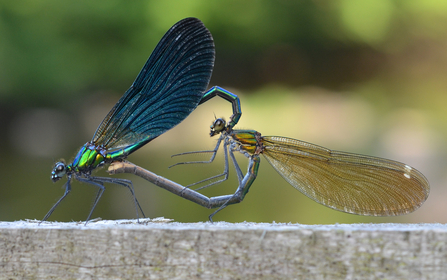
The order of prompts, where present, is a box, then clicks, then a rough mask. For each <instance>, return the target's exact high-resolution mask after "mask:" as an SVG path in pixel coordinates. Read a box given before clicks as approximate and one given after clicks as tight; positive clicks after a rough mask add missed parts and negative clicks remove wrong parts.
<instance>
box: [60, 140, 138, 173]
mask: <svg viewBox="0 0 447 280" xmlns="http://www.w3.org/2000/svg"><path fill="white" fill-rule="evenodd" d="M144 144H146V142H144V141H141V142H139V143H137V144H135V145H131V146H127V147H125V148H123V149H118V150H115V151H107V150H106V149H105V148H104V147H102V146H97V145H95V144H93V143H91V142H88V143H86V144H85V145H84V146H82V148H81V149H80V150H79V152H78V154H77V155H76V157H75V159H74V160H73V163H72V164H70V165H69V166H68V169H69V170H70V171H74V172H84V173H85V172H89V171H91V170H93V169H95V168H97V167H98V166H101V165H102V164H104V163H110V162H112V161H114V160H120V159H123V158H126V157H127V156H128V155H129V154H130V153H132V152H134V151H135V150H136V149H138V148H140V147H141V146H143V145H144Z"/></svg>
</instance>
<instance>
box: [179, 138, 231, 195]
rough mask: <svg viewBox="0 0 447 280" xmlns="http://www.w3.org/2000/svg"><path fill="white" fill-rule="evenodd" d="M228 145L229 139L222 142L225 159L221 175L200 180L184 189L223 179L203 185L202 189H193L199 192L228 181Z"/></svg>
mask: <svg viewBox="0 0 447 280" xmlns="http://www.w3.org/2000/svg"><path fill="white" fill-rule="evenodd" d="M228 145H229V138H226V139H225V141H224V144H223V150H224V159H225V164H224V171H223V173H222V174H218V175H214V176H211V177H209V178H206V179H203V180H200V181H198V182H195V183H192V184H190V185H188V186H186V188H190V187H192V186H195V185H199V184H201V183H203V182H207V181H211V180H213V179H215V178H219V177H222V176H224V178H223V179H220V180H217V181H214V182H211V183H209V184H207V185H205V186H202V187H200V188H197V189H195V191H199V190H202V189H205V188H208V187H210V186H212V185H216V184H219V183H222V182H224V181H226V180H228V174H229V164H228Z"/></svg>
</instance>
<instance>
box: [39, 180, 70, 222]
mask: <svg viewBox="0 0 447 280" xmlns="http://www.w3.org/2000/svg"><path fill="white" fill-rule="evenodd" d="M70 181H71V175H68V181H67V183H65V193H64V195H62V197H61V198H59V200H58V201H57V202H56V203H55V204H54V205H53V207H51V209H50V211H48V213H47V214H46V215H45V217H43V219H42V221H40V223H42V222H44V221H46V220H47V219H48V218H49V217H50V216H51V214H53V211H54V209H56V207H57V206H58V205H59V203H61V201H62V200H63V199H64V198H65V197H66V196H67V195H68V194H69V193H70V191H71V184H70ZM40 223H39V225H40Z"/></svg>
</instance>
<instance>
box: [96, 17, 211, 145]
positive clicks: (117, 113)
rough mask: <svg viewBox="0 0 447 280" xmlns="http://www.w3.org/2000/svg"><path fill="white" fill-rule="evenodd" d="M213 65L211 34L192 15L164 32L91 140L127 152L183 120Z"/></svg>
mask: <svg viewBox="0 0 447 280" xmlns="http://www.w3.org/2000/svg"><path fill="white" fill-rule="evenodd" d="M213 66H214V43H213V38H212V36H211V33H210V32H209V31H208V29H206V27H205V26H204V25H203V23H202V22H201V21H200V20H198V19H196V18H186V19H183V20H181V21H179V22H178V23H176V24H175V25H174V26H172V27H171V29H169V30H168V32H166V34H165V35H164V36H163V38H162V39H161V40H160V42H159V43H158V45H157V46H156V47H155V49H154V51H153V52H152V54H151V56H150V57H149V59H148V60H147V62H146V64H145V65H144V67H143V69H142V70H141V72H140V73H139V74H138V76H137V78H136V79H135V81H134V83H133V84H132V86H131V87H130V88H129V89H128V90H127V91H126V93H125V94H124V96H123V97H121V99H120V100H119V101H118V103H116V104H115V106H114V107H113V108H112V110H111V111H110V112H109V113H108V114H107V116H106V117H105V119H104V120H103V121H102V123H101V124H100V125H99V127H98V129H97V130H96V133H95V135H94V136H93V139H92V142H93V143H95V144H96V145H103V146H104V147H105V148H106V149H108V150H110V149H116V148H125V147H128V146H135V148H132V149H131V150H130V151H129V153H130V152H133V151H134V150H136V149H137V148H139V147H141V146H142V145H144V144H146V143H147V142H149V141H151V140H152V139H154V138H155V137H157V136H159V135H161V134H163V133H164V132H166V131H167V130H169V129H171V128H172V127H174V126H175V125H177V124H179V123H180V122H181V121H183V120H184V119H185V118H186V117H187V116H188V115H189V114H190V113H191V112H192V111H193V110H194V109H195V108H196V107H197V105H198V103H199V101H200V100H201V98H202V96H203V94H204V92H205V90H206V88H207V86H208V83H209V80H210V78H211V73H212V70H213Z"/></svg>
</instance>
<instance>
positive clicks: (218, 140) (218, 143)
mask: <svg viewBox="0 0 447 280" xmlns="http://www.w3.org/2000/svg"><path fill="white" fill-rule="evenodd" d="M224 138H225V136H224V135H223V134H222V135H221V136H220V137H219V139H217V144H216V147H215V148H214V150H208V151H193V152H185V153H180V154H175V155H172V156H171V158H173V157H177V156H183V155H191V154H200V153H212V155H211V158H210V159H209V160H204V161H185V162H177V163H176V164H173V165H171V166H169V167H168V168H171V167H174V166H177V165H181V164H195V163H211V162H213V161H214V159H215V158H216V154H217V151H218V150H219V146H220V143H221V142H222V140H223V139H224Z"/></svg>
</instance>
